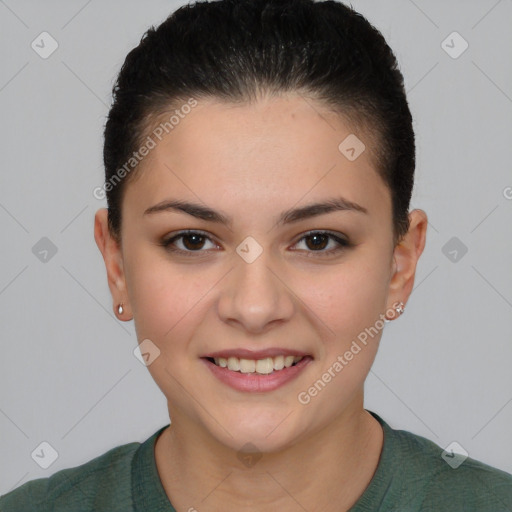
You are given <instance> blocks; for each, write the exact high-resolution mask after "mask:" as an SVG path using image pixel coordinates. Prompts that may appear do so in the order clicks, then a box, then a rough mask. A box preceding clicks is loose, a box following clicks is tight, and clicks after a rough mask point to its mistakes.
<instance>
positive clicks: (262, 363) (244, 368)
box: [205, 355, 312, 375]
mask: <svg viewBox="0 0 512 512" xmlns="http://www.w3.org/2000/svg"><path fill="white" fill-rule="evenodd" d="M205 359H207V360H208V361H210V363H212V364H215V365H216V366H218V367H220V368H226V369H228V370H231V371H233V372H238V373H255V374H260V375H269V374H272V373H274V372H279V371H281V370H283V369H284V368H290V367H291V366H295V365H296V364H297V363H299V362H300V361H301V360H303V359H312V357H311V356H283V355H279V356H276V357H265V358H263V359H257V360H256V359H243V358H238V357H228V358H224V357H215V358H213V357H206V358H205Z"/></svg>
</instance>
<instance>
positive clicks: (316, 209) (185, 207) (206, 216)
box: [144, 197, 368, 226]
mask: <svg viewBox="0 0 512 512" xmlns="http://www.w3.org/2000/svg"><path fill="white" fill-rule="evenodd" d="M168 211H176V212H183V213H186V214H188V215H191V216H192V217H195V218H196V219H201V220H206V221H209V222H216V223H219V224H224V225H226V226H232V222H233V221H232V219H231V218H230V217H228V216H227V215H225V214H223V213H221V212H218V211H215V210H213V209H212V208H208V207H205V206H202V205H200V204H197V203H192V202H189V201H181V200H175V199H166V200H164V201H161V202H160V203H158V204H155V205H154V206H150V207H149V208H147V209H146V210H145V211H144V215H148V214H153V213H158V212H168ZM335 211H352V212H357V213H363V214H367V213H368V210H367V209H366V208H365V207H364V206H361V205H359V204H357V203H354V202H352V201H349V200H347V199H345V198H343V197H335V198H332V199H328V200H326V201H322V202H320V203H314V204H310V205H307V206H303V207H300V208H292V209H289V210H285V211H284V212H282V213H281V215H280V216H279V219H278V221H277V225H282V224H291V223H293V222H298V221H301V220H304V219H309V218H311V217H316V216H317V215H324V214H326V213H331V212H335Z"/></svg>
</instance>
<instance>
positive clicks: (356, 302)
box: [300, 257, 387, 339]
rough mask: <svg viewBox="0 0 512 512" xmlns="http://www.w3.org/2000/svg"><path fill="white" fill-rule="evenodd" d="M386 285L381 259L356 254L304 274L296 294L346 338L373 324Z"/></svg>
mask: <svg viewBox="0 0 512 512" xmlns="http://www.w3.org/2000/svg"><path fill="white" fill-rule="evenodd" d="M386 285H387V274H386V272H385V266H384V265H383V263H382V260H380V262H379V261H371V259H370V258H364V259H363V257H361V258H359V257H358V258H357V260H356V259H353V260H350V261H349V260H347V261H346V262H344V263H341V264H340V265H337V266H332V267H330V268H329V269H328V270H325V272H321V273H317V274H315V275H314V276H312V275H311V274H310V275H309V276H307V277H304V278H303V279H302V281H301V284H300V288H301V292H300V296H301V298H302V299H303V300H304V302H305V303H306V304H307V305H308V306H309V307H310V308H311V309H312V310H313V311H314V312H315V313H316V314H317V315H318V317H320V318H321V319H322V320H323V322H324V323H325V324H326V325H327V326H328V327H329V328H330V330H331V331H333V332H334V333H335V334H336V336H337V337H340V338H342V339H347V337H351V336H357V334H358V333H359V332H360V331H361V330H363V329H364V328H365V327H368V326H370V325H373V324H374V323H375V320H376V319H377V318H378V317H379V314H380V313H382V312H383V310H384V308H385V303H386V297H387V286H386ZM331 334H332V333H331ZM331 338H333V337H332V336H331ZM338 339H339V338H338Z"/></svg>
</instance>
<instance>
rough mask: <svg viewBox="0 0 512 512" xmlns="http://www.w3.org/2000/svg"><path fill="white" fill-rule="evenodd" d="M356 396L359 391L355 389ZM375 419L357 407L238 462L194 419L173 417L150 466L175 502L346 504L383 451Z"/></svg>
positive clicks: (203, 506)
mask: <svg viewBox="0 0 512 512" xmlns="http://www.w3.org/2000/svg"><path fill="white" fill-rule="evenodd" d="M361 398H362V397H361ZM382 443H383V432H382V428H381V426H380V424H379V423H378V421H377V420H376V419H375V418H373V416H371V415H370V414H369V413H368V412H367V411H365V410H364V409H363V407H362V401H361V402H360V404H359V407H358V408H353V409H352V410H347V411H346V412H344V413H343V414H341V415H340V416H339V417H338V418H337V419H336V421H333V422H332V423H331V424H329V425H328V426H327V427H325V428H324V429H322V430H320V431H317V432H315V433H313V434H311V435H310V436H308V437H307V438H304V439H302V440H301V441H300V442H298V443H295V444H293V445H292V446H291V447H290V448H287V449H286V450H283V451H279V452H274V453H265V454H263V456H262V457H261V458H260V459H259V460H258V461H257V462H256V463H254V464H253V465H252V466H251V465H250V464H248V466H249V467H246V466H244V465H243V464H241V463H240V460H239V459H238V458H237V452H234V451H233V450H232V449H231V448H229V447H226V446H224V445H221V444H219V443H217V442H212V438H211V436H209V435H208V433H206V432H204V431H200V430H199V429H198V428H197V425H196V426H195V428H194V425H182V424H180V422H176V421H174V422H173V423H172V424H171V425H170V427H168V428H167V429H166V430H164V432H163V433H162V434H161V435H160V437H159V438H158V440H157V444H156V447H155V458H156V464H157V469H158V472H159V475H160V479H161V481H162V484H163V487H164V489H165V492H166V493H167V496H168V497H169V500H170V501H171V502H172V504H173V505H174V507H175V508H176V509H177V510H189V509H190V510H193V509H194V508H195V509H197V510H199V511H201V512H203V511H204V512H208V511H211V512H217V511H221V510H226V508H227V505H229V509H231V510H240V511H245V510H247V511H249V510H250V511H252V512H258V511H260V510H261V511H263V510H265V511H266V510H268V509H269V508H272V509H274V510H275V509H279V510H280V511H281V512H287V511H292V510H293V511H296V510H300V509H301V508H302V509H305V510H311V511H313V510H322V511H325V512H327V511H330V510H333V511H334V510H336V511H337V512H340V511H343V510H349V508H350V507H352V506H353V505H354V503H355V502H356V501H357V500H358V498H359V497H360V496H361V494H362V493H363V492H364V490H365V489H366V487H367V486H368V484H369V483H370V481H371V478H372V476H373V474H374V473H375V470H376V468H377V465H378V461H379V457H380V453H381V451H382Z"/></svg>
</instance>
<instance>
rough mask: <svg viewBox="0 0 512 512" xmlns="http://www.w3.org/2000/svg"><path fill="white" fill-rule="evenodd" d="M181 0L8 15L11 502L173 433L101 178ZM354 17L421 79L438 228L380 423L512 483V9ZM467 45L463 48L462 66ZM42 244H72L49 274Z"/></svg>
mask: <svg viewBox="0 0 512 512" xmlns="http://www.w3.org/2000/svg"><path fill="white" fill-rule="evenodd" d="M182 3H183V2H172V1H156V0H153V1H147V2H135V1H125V0H123V1H112V0H109V1H103V2H99V1H97V0H91V1H85V0H81V1H66V2H64V1H60V2H56V1H46V2H36V1H30V2H29V1H14V0H6V1H0V43H1V52H2V66H1V69H0V108H1V113H2V115H1V133H0V135H1V139H0V140H1V143H2V151H1V159H2V162H1V168H2V171H1V173H0V229H1V233H2V237H1V239H2V250H1V265H0V325H1V329H2V331H1V339H2V351H1V357H0V379H1V380H0V450H1V454H0V460H1V465H2V467H1V470H0V493H6V492H8V491H9V490H11V489H13V488H14V487H17V486H19V485H21V484H22V483H24V482H25V481H28V480H32V479H34V478H39V477H44V476H49V475H51V474H52V473H54V472H56V471H58V470H60V469H62V468H66V467H71V466H75V465H78V464H82V463H84V462H86V461H88V460H90V459H91V458H93V457H96V456H97V455H100V454H102V453H104V452H105V451H107V450H108V449H110V448H112V447H114V446H117V445H120V444H124V443H128V442H131V441H142V440H144V439H146V438H147V437H148V436H149V435H150V434H152V433H153V432H154V431H155V430H156V429H157V428H159V427H160V426H163V425H164V424H167V423H168V421H169V420H168V416H167V408H166V402H165V399H164V396H163V395H162V394H161V392H160V390H159V389H158V388H157V386H156V384H154V382H153V380H152V379H151V376H150V375H149V372H148V371H147V369H146V368H145V367H144V365H143V364H141V363H140V362H139V360H138V359H136V357H134V355H133V350H134V348H135V347H136V346H137V340H136V337H135V331H134V328H133V322H129V323H123V322H119V321H118V320H117V319H116V318H115V317H114V315H113V313H112V304H111V297H110V293H109V290H108V287H107V280H106V273H105V268H104V264H103V259H102V257H101V254H100V252H99V251H98V249H97V247H96V244H95V242H94V238H93V219H94V213H95V212H96V210H97V209H98V208H100V207H104V206H106V203H105V202H104V201H99V200H97V199H95V197H94V196H93V193H92V191H93V189H94V188H95V187H97V186H100V185H101V184H102V182H103V168H102V157H101V152H102V130H103V124H104V120H105V115H106V113H107V110H108V105H109V104H110V100H111V96H110V90H111V87H112V84H113V80H114V77H115V75H116V73H117V72H118V70H119V67H120V66H121V64H122V62H123V60H124V57H125V55H126V54H127V52H128V51H129V50H130V49H131V48H132V47H134V46H135V45H137V44H138V42H139V40H140V37H141V36H142V34H143V32H144V31H145V30H146V29H147V28H148V27H149V26H150V25H152V24H153V25H158V24H159V23H160V22H162V21H163V20H164V19H165V17H167V15H168V14H169V13H170V12H171V11H172V10H174V9H175V8H176V7H177V6H178V5H181V4H182ZM353 5H354V7H355V8H356V9H358V10H360V12H362V13H363V14H365V15H366V16H367V17H368V18H369V20H370V21H371V22H372V23H373V24H374V25H376V26H377V27H378V28H379V29H380V30H381V31H382V32H383V34H384V36H385V37H386V38H387V39H388V42H389V44H390V46H391V47H392V48H393V49H394V50H395V52H396V54H397V57H398V59H399V61H400V64H401V68H402V71H403V73H404V75H405V80H406V86H407V90H408V92H409V101H410V105H411V109H412V111H413V116H414V118H415V128H416V134H417V145H418V165H417V181H416V187H415V192H414V197H413V201H412V208H422V209H424V210H425V211H426V212H427V214H428V215H429V221H430V224H429V229H428V233H427V246H426V249H425V252H424V254H423V256H422V258H421V260H420V263H419V267H418V271H417V276H416V283H415V289H414V291H413V293H412V295H411V298H410V300H409V302H408V305H407V309H406V313H405V314H404V316H402V317H401V318H400V319H399V320H397V321H396V322H392V323H390V324H387V326H386V330H385V333H384V335H383V338H382V343H381V347H380V351H379V354H378V356H377V360H376V362H375V365H374V367H373V369H372V371H371V373H370V375H369V377H368V380H367V385H366V396H367V399H366V407H367V408H369V409H371V410H374V411H375V412H377V413H378V414H380V415H381V416H382V417H383V418H384V419H385V420H387V421H388V422H389V423H390V424H391V426H393V427H395V428H403V429H405V430H410V431H412V432H415V433H417V434H420V435H423V436H425V437H427V438H429V439H432V440H433V441H434V442H436V443H437V444H439V445H440V446H442V447H446V446H447V445H448V444H449V443H451V442H452V441H457V442H458V443H459V444H460V445H461V446H462V447H464V449H465V450H466V451H467V452H469V454H470V456H472V457H474V458H477V459H480V460H482V461H484V462H486V463H488V464H491V465H493V466H496V467H498V468H501V469H504V470H506V471H508V472H512V441H511V436H510V432H512V372H511V371H510V367H511V361H512V343H511V330H512V238H511V236H510V235H511V228H510V227H511V225H512V199H510V198H511V197H512V188H510V187H512V173H511V171H510V169H511V167H510V165H511V164H510V162H511V160H512V150H511V147H512V144H511V141H512V59H511V56H512V32H511V31H510V26H511V22H512V2H511V1H510V0H501V1H496V0H481V1H451V2H445V1H441V0H437V1H429V2H425V1H424V2H420V1H419V0H416V2H413V1H411V0H393V1H390V0H386V1H382V0H381V1H376V0H375V1H360V2H359V1H358V2H354V3H353ZM42 31H47V32H49V33H50V34H51V35H52V36H53V38H55V40H56V41H57V42H58V45H59V46H58V49H57V50H56V51H55V52H54V53H53V54H52V55H51V56H50V57H49V58H47V59H42V58H41V57H40V56H39V55H38V54H37V53H36V52H35V51H34V50H33V49H32V48H31V43H32V41H33V40H35V39H36V37H37V36H38V35H39V34H40V33H41V32H42ZM453 31H457V32H458V33H460V34H461V36H462V37H463V38H464V39H465V40H466V41H467V42H468V43H469V47H468V49H467V50H466V51H465V52H464V53H462V55H460V56H459V57H458V58H452V57H451V56H450V55H448V53H446V51H445V50H444V49H443V47H442V46H441V43H442V41H443V40H445V39H446V37H447V36H448V35H449V34H451V33H452V32H453ZM460 42H461V41H460V40H459V41H457V40H454V42H453V43H452V42H451V40H450V39H448V44H449V45H450V46H452V47H453V48H452V49H451V51H452V53H453V52H454V51H458V50H460V49H461V48H462V47H461V45H460ZM507 187H509V188H507ZM43 237H47V238H48V239H49V240H51V242H52V243H53V244H54V245H55V246H56V248H57V252H56V253H55V254H54V255H53V256H52V254H51V252H50V253H49V254H48V256H47V261H46V262H45V261H41V260H40V258H41V257H42V256H41V255H37V254H34V252H35V253H37V251H36V250H33V247H34V246H35V245H36V244H37V243H38V242H39V241H40V239H41V238H43ZM452 237H456V240H452V241H451V242H450V240H451V239H452ZM39 243H40V244H45V243H46V244H47V243H48V242H47V241H46V242H39ZM446 244H448V245H446ZM462 244H463V245H462ZM463 246H465V247H467V253H466V254H464V255H462V251H461V248H463ZM37 247H39V246H36V248H37ZM453 249H455V250H456V251H457V255H456V257H455V253H454V252H452V253H451V254H450V251H453ZM43 441H46V442H48V443H49V444H50V445H51V446H52V447H53V448H54V449H55V450H56V451H57V452H58V458H57V459H56V460H55V462H53V464H52V465H51V466H50V467H48V468H47V469H42V468H41V467H39V465H38V464H36V462H35V461H34V460H33V458H32V456H31V453H32V452H33V451H34V450H35V449H36V448H37V447H38V446H39V445H40V443H41V442H43Z"/></svg>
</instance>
